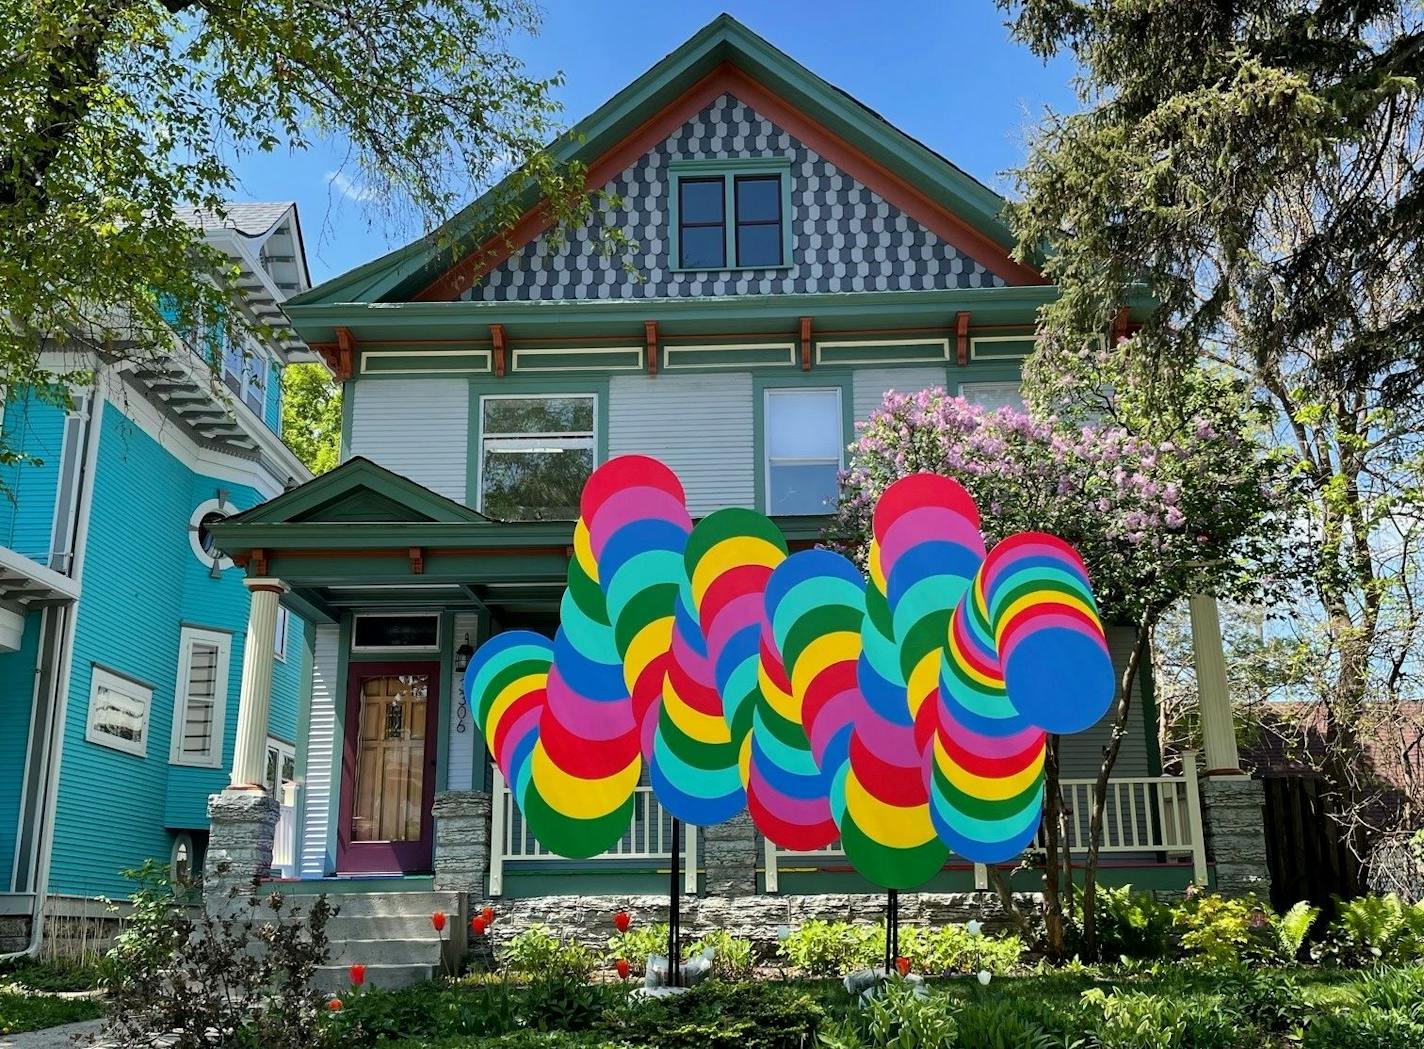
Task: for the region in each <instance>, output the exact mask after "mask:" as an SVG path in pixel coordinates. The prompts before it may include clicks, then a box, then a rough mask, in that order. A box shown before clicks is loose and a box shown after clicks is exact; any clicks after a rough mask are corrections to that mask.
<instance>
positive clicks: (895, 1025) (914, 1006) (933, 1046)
mask: <svg viewBox="0 0 1424 1049" xmlns="http://www.w3.org/2000/svg"><path fill="white" fill-rule="evenodd" d="M821 1042H822V1044H823V1045H825V1046H827V1047H828V1049H951V1047H953V1046H956V1045H959V1044H968V1045H977V1044H978V1043H974V1042H967V1043H961V1042H960V1041H959V1027H958V1025H957V1024H956V1023H955V1018H954V1008H953V1006H952V1005H951V1003H950V1001H949V999H948V998H946V997H945V996H944V995H941V994H926V993H924V991H923V990H922V989H919V988H916V987H915V986H914V985H912V984H910V983H909V982H907V981H905V980H900V979H892V980H890V981H889V982H888V983H886V984H884V985H883V986H882V987H881V988H880V989H879V991H878V992H877V993H876V994H875V995H873V996H872V997H871V998H870V999H869V1001H867V1002H866V1005H865V1008H864V1009H862V1010H860V1011H858V1012H856V1013H854V1014H852V1015H851V1016H850V1017H848V1018H847V1019H846V1020H845V1021H843V1022H842V1023H840V1024H838V1025H836V1026H835V1027H833V1028H831V1029H830V1030H828V1031H827V1032H826V1033H825V1034H823V1035H822V1036H821Z"/></svg>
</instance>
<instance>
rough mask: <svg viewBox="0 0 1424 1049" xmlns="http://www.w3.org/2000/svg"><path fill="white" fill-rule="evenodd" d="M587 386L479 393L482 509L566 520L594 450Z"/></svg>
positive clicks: (503, 516) (519, 517)
mask: <svg viewBox="0 0 1424 1049" xmlns="http://www.w3.org/2000/svg"><path fill="white" fill-rule="evenodd" d="M595 415H596V407H595V399H594V396H593V394H560V395H556V396H524V395H512V396H503V395H501V396H489V397H482V398H480V468H479V471H480V488H479V507H478V509H479V510H480V512H481V513H486V514H489V515H490V516H491V517H497V518H499V519H500V520H503V521H572V520H574V519H576V518H577V517H578V514H579V496H580V494H581V493H582V492H583V484H584V482H585V481H587V480H588V476H589V474H591V473H593V463H594V456H595V448H596V445H595V440H594V424H595Z"/></svg>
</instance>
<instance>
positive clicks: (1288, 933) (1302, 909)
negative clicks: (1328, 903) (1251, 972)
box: [1274, 900, 1320, 962]
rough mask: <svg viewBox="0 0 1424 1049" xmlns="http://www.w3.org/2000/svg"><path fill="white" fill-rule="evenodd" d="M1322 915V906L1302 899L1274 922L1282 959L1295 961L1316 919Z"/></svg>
mask: <svg viewBox="0 0 1424 1049" xmlns="http://www.w3.org/2000/svg"><path fill="white" fill-rule="evenodd" d="M1319 917H1320V908H1319V907H1312V906H1311V905H1310V903H1309V902H1307V901H1306V900H1301V901H1300V902H1299V903H1297V904H1296V905H1295V906H1294V907H1292V908H1291V909H1290V910H1288V911H1286V912H1285V914H1283V915H1281V916H1280V917H1279V918H1277V919H1276V920H1275V922H1274V925H1275V930H1276V936H1277V938H1278V939H1279V940H1280V941H1281V959H1282V960H1283V961H1287V962H1293V961H1295V960H1296V959H1297V958H1299V957H1300V949H1301V947H1303V946H1304V945H1305V938H1306V937H1307V936H1309V935H1310V930H1311V928H1312V927H1313V926H1314V925H1315V919H1316V918H1319Z"/></svg>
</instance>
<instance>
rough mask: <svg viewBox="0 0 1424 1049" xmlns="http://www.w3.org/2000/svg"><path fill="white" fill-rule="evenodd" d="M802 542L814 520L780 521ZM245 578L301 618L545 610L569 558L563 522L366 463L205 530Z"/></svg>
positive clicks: (569, 526)
mask: <svg viewBox="0 0 1424 1049" xmlns="http://www.w3.org/2000/svg"><path fill="white" fill-rule="evenodd" d="M778 524H780V525H781V527H782V531H783V532H784V533H785V534H786V536H787V539H788V541H790V542H791V543H793V544H794V545H809V544H810V543H811V542H814V541H815V540H816V539H817V538H818V537H819V536H820V534H821V530H822V528H823V526H824V524H825V518H823V517H814V518H810V517H806V518H801V517H798V518H788V519H785V520H782V521H778ZM212 531H213V535H214V537H215V538H216V540H217V543H218V545H219V547H220V548H221V549H222V550H223V552H224V553H226V554H227V555H228V556H229V557H231V558H232V560H233V562H234V563H235V564H237V565H239V566H241V567H243V568H245V569H246V571H247V573H248V574H249V575H253V576H271V577H275V578H277V579H280V580H282V582H284V583H286V584H287V585H288V586H289V587H291V591H290V592H289V593H288V594H287V595H286V596H285V597H284V598H283V600H284V602H285V603H286V604H288V605H290V606H291V607H292V608H293V609H294V610H295V611H297V613H298V614H300V615H301V616H302V617H303V618H306V619H312V620H316V621H319V622H331V621H334V620H335V619H336V618H337V617H338V616H339V615H340V613H341V611H342V610H343V609H345V608H373V607H375V608H386V609H390V608H400V607H415V606H420V607H431V606H436V607H442V608H502V609H516V608H523V609H552V608H553V607H555V606H556V605H557V603H558V600H559V598H560V596H561V595H562V593H563V589H564V583H565V580H566V579H567V576H568V563H569V558H570V557H571V556H572V554H573V534H574V522H573V521H498V520H496V519H494V518H491V517H487V516H485V515H484V514H481V513H479V512H478V511H475V510H472V509H470V508H469V507H467V506H465V505H463V504H461V503H458V502H455V501H454V500H452V499H448V498H446V497H445V496H443V495H440V494H438V493H436V492H432V491H431V490H430V489H428V488H425V487H424V486H422V485H420V484H417V483H416V482H414V481H412V480H410V479H409V478H407V477H403V476H402V475H400V474H397V473H395V472H393V471H391V470H387V469H386V468H384V467H382V466H379V465H377V464H376V463H374V462H372V461H371V460H369V459H364V458H361V457H356V458H352V459H349V460H347V461H346V462H345V463H343V464H342V465H340V466H338V467H337V468H336V469H334V470H332V471H331V472H329V473H326V474H323V475H322V476H320V477H318V478H315V479H314V480H311V481H308V482H307V483H306V484H303V485H301V486H299V487H297V488H293V489H291V490H289V491H287V492H284V493H283V494H281V495H279V496H277V497H276V498H274V499H270V500H268V501H267V502H265V503H262V504H260V505H258V506H255V507H253V508H252V509H250V510H246V511H244V512H243V513H240V514H236V515H234V516H232V517H230V518H228V519H227V520H225V521H221V522H218V523H216V524H214V525H213V526H212Z"/></svg>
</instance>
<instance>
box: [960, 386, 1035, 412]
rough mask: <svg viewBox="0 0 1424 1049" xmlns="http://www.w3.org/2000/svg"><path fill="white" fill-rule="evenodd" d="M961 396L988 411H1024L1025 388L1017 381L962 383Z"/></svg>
mask: <svg viewBox="0 0 1424 1049" xmlns="http://www.w3.org/2000/svg"><path fill="white" fill-rule="evenodd" d="M959 396H961V397H963V398H964V399H965V400H966V401H968V402H969V403H970V404H977V405H978V406H979V407H981V408H984V409H987V410H988V411H991V412H992V411H997V410H998V409H1000V408H1012V409H1014V410H1015V411H1018V412H1021V411H1023V410H1024V399H1023V388H1022V386H1021V385H1020V384H1019V383H1018V382H1016V381H1008V382H962V383H960V384H959Z"/></svg>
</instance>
